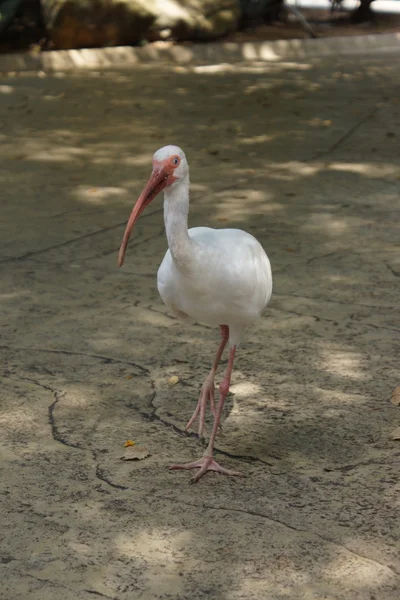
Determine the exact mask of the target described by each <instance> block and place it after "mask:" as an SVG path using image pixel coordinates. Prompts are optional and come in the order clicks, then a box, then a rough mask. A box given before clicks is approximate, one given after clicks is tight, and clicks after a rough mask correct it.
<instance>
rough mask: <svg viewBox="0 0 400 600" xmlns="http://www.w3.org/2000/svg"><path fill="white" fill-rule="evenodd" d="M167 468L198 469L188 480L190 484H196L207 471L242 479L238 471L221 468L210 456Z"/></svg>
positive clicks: (241, 474)
mask: <svg viewBox="0 0 400 600" xmlns="http://www.w3.org/2000/svg"><path fill="white" fill-rule="evenodd" d="M169 468H170V469H171V470H177V469H185V470H189V469H199V471H197V473H196V475H195V476H194V477H192V479H191V480H190V483H196V481H198V480H199V479H200V477H203V475H204V474H205V473H207V471H215V472H216V473H223V474H224V475H230V476H231V477H243V473H240V471H230V470H229V469H225V468H224V467H221V465H219V464H218V463H217V462H216V460H214V458H213V457H212V456H203V457H202V458H200V460H195V461H194V462H191V463H186V464H184V465H171V466H170V467H169Z"/></svg>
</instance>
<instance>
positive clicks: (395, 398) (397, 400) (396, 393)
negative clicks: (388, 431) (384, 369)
mask: <svg viewBox="0 0 400 600" xmlns="http://www.w3.org/2000/svg"><path fill="white" fill-rule="evenodd" d="M390 402H391V403H392V404H394V405H395V406H400V385H398V386H397V388H395V389H394V390H393V392H392V397H391V398H390Z"/></svg>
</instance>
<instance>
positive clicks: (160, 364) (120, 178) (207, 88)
mask: <svg viewBox="0 0 400 600" xmlns="http://www.w3.org/2000/svg"><path fill="white" fill-rule="evenodd" d="M398 61H399V56H398V55H376V56H373V55H370V56H368V58H363V57H361V56H359V57H357V58H353V59H351V60H346V59H344V58H341V59H334V58H332V59H324V60H323V61H319V60H314V61H310V62H307V61H303V62H302V61H297V62H296V61H294V62H291V63H276V64H262V65H261V64H257V63H254V64H250V63H248V64H246V65H244V64H238V65H236V66H232V65H229V66H224V65H220V66H219V67H211V66H210V67H208V68H204V67H201V68H197V67H196V66H195V65H194V66H192V67H185V68H183V67H174V66H159V67H156V66H142V67H137V68H134V69H132V70H131V71H127V70H126V71H109V72H104V73H100V72H97V73H96V72H91V73H81V74H79V73H75V74H74V73H69V74H63V73H58V74H54V75H51V76H47V77H43V76H38V75H36V74H31V75H29V74H24V75H23V76H22V75H21V76H16V75H15V74H14V75H12V74H10V75H9V76H8V77H3V78H2V80H1V82H0V108H1V110H0V115H1V116H0V119H1V125H2V127H1V142H2V143H1V147H0V155H1V172H0V178H1V188H2V209H1V212H2V218H1V222H0V269H1V288H0V301H1V308H2V311H1V319H2V329H1V338H0V354H1V376H2V385H1V414H0V418H1V431H2V433H1V437H0V443H1V461H0V466H1V470H2V477H1V479H2V483H3V494H2V496H1V504H2V508H1V513H0V514H1V517H0V518H1V524H0V530H1V536H0V538H1V539H0V550H1V552H0V569H1V586H2V589H1V594H0V595H1V597H2V598H4V599H5V600H22V599H24V600H26V598H29V600H39V599H40V600H58V599H60V600H61V599H62V600H66V599H67V600H75V599H78V600H90V599H91V598H93V597H96V596H97V597H100V598H109V599H116V600H136V599H137V600H147V599H158V598H160V599H161V598H165V599H167V598H170V599H174V600H175V599H176V600H183V599H184V600H186V599H188V600H189V599H190V600H192V599H197V598H199V599H200V598H215V599H218V600H219V599H221V600H236V599H245V600H265V599H268V600H275V599H276V600H278V599H279V600H283V599H288V600H322V599H327V600H348V599H349V598H351V599H352V600H397V599H398V597H399V593H400V562H399V556H400V552H399V519H398V514H399V508H400V506H399V494H398V492H399V475H398V474H399V463H400V447H399V443H398V442H396V441H393V440H391V438H390V433H391V432H392V431H393V430H394V429H395V428H396V427H398V426H399V415H400V412H399V408H398V407H395V406H393V405H392V404H391V403H390V395H391V391H392V390H393V388H395V387H396V386H397V385H399V346H400V341H399V340H400V337H399V332H400V318H399V312H400V311H399V302H398V298H399V273H400V260H399V252H400V247H399V239H400V238H399V196H400V194H399V192H400V178H399V173H400V171H399V152H398V144H399V136H400V128H399V125H400V103H399V97H400V93H399V89H400V74H399V70H398ZM205 99H206V100H205ZM165 143H178V144H179V145H181V146H182V147H183V148H184V149H185V151H186V152H187V155H188V158H189V162H190V165H191V179H192V183H193V185H192V204H191V224H192V225H199V224H202V225H206V224H208V225H211V226H215V227H224V226H234V227H242V228H244V229H247V230H248V231H250V232H251V233H253V234H254V235H256V237H258V239H259V240H260V241H261V242H262V243H263V245H264V246H265V248H266V249H267V251H268V253H269V255H270V258H271V262H272V267H273V272H274V277H275V290H274V294H273V298H272V301H271V303H270V306H269V307H268V310H267V311H266V312H265V315H264V317H263V318H262V319H261V321H260V323H259V324H258V326H257V327H254V328H253V330H251V331H249V332H248V336H247V339H246V341H245V343H244V344H243V346H242V347H241V348H240V351H239V353H238V359H237V365H236V370H235V372H234V379H233V387H232V395H231V396H229V398H228V400H229V401H228V402H227V407H226V410H225V413H224V422H223V431H222V432H221V433H220V435H219V437H218V441H217V446H218V454H220V455H221V456H220V460H221V462H222V463H223V464H225V465H226V466H228V467H230V468H234V469H240V470H241V471H243V472H244V473H245V474H246V475H247V477H246V478H243V479H240V480H232V479H228V478H225V477H218V476H213V475H212V474H209V475H207V476H206V477H204V478H203V479H202V480H201V481H200V482H199V483H198V484H197V485H196V486H189V485H187V484H188V481H189V477H190V475H188V473H185V472H178V473H177V472H169V471H168V470H167V469H166V466H167V465H168V464H169V463H171V462H182V461H187V460H191V459H194V458H197V457H199V455H200V454H201V452H202V444H201V443H200V441H199V440H198V439H197V436H196V435H195V434H194V433H192V432H189V433H184V431H183V428H184V425H185V423H186V421H187V419H188V418H189V416H190V415H191V413H192V411H193V408H194V406H195V403H196V402H197V397H198V393H199V390H200V387H201V383H202V381H203V379H204V377H205V375H206V374H207V372H208V369H209V367H210V364H211V360H212V357H213V354H214V352H215V350H216V345H217V343H218V332H217V331H215V330H213V329H211V328H208V327H205V326H203V325H201V324H194V325H192V326H188V325H184V324H181V323H178V322H177V321H175V320H174V319H173V318H171V316H170V315H168V313H167V311H166V308H165V307H164V306H163V305H162V303H161V301H160V299H159V297H158V294H157V290H156V284H155V276H156V270H157V267H158V265H159V263H160V261H161V258H162V256H163V253H164V251H165V248H166V241H165V237H164V234H163V228H162V213H161V202H160V200H158V201H155V202H154V204H153V205H152V207H151V208H150V209H148V210H147V212H146V213H145V215H143V217H142V218H141V220H140V222H139V225H138V227H137V229H136V231H135V234H134V236H133V238H132V240H131V243H130V246H129V249H128V255H127V260H126V262H125V265H124V268H123V269H122V270H117V268H116V253H117V250H118V247H119V243H120V240H121V236H122V233H123V229H124V226H125V223H126V219H127V217H128V214H129V211H130V209H131V206H132V203H133V201H134V200H135V198H136V196H137V193H138V192H139V189H140V188H141V186H142V184H143V182H144V181H145V178H146V177H147V175H148V173H149V170H150V162H151V156H152V154H153V152H154V151H155V150H156V149H157V148H158V147H160V146H162V145H164V144H165ZM171 375H178V376H179V379H180V381H179V383H178V384H177V385H175V386H174V387H172V388H171V387H168V384H167V381H168V378H169V377H170V376H171ZM209 427H210V421H208V431H209ZM129 438H131V439H134V440H136V441H138V442H140V443H142V444H143V445H145V446H146V447H147V448H148V449H149V451H150V452H151V456H150V457H149V458H147V459H145V460H143V461H141V462H137V463H136V462H125V461H121V460H120V456H121V453H122V451H123V444H124V441H125V440H126V439H129Z"/></svg>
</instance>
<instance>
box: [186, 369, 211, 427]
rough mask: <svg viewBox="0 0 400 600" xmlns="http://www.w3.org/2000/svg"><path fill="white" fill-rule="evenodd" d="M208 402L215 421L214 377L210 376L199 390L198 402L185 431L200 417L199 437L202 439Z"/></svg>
mask: <svg viewBox="0 0 400 600" xmlns="http://www.w3.org/2000/svg"><path fill="white" fill-rule="evenodd" d="M208 402H210V410H211V412H212V414H213V417H214V419H215V415H216V410H215V397H214V377H210V376H209V377H207V379H206V380H205V382H204V383H203V387H202V388H201V392H200V398H199V401H198V403H197V406H196V408H195V411H194V413H193V415H192V416H191V418H190V419H189V421H188V422H187V425H186V427H185V431H187V430H188V429H190V427H191V426H192V425H193V423H194V422H195V420H196V419H197V417H198V416H199V415H200V416H199V437H203V432H204V421H205V415H206V408H207V404H208Z"/></svg>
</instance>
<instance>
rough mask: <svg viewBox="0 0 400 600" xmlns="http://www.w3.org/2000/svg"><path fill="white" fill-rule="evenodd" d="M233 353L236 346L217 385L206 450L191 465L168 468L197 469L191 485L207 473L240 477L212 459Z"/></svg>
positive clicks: (233, 349)
mask: <svg viewBox="0 0 400 600" xmlns="http://www.w3.org/2000/svg"><path fill="white" fill-rule="evenodd" d="M235 352H236V346H233V347H232V348H231V350H230V352H229V360H228V366H227V368H226V371H225V375H224V378H223V380H222V381H221V383H220V384H219V402H218V408H217V414H216V415H215V419H214V426H213V430H212V433H211V437H210V441H209V443H208V446H207V450H206V451H205V453H204V455H203V457H202V458H200V460H196V461H194V462H191V463H186V464H184V465H171V466H170V469H197V468H198V469H199V471H198V472H197V473H196V475H195V476H194V477H193V478H192V479H191V483H196V481H198V480H199V479H200V477H203V475H204V474H205V473H207V471H216V472H217V473H223V474H224V475H234V476H237V477H240V476H241V475H242V473H240V472H239V471H230V470H229V469H225V468H224V467H221V466H220V465H219V464H218V463H217V462H216V461H215V460H214V458H213V453H214V442H215V438H216V435H217V433H218V427H219V422H220V420H221V415H222V410H223V408H224V403H225V398H226V396H227V395H228V392H229V385H230V382H231V375H232V369H233V361H234V358H235Z"/></svg>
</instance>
